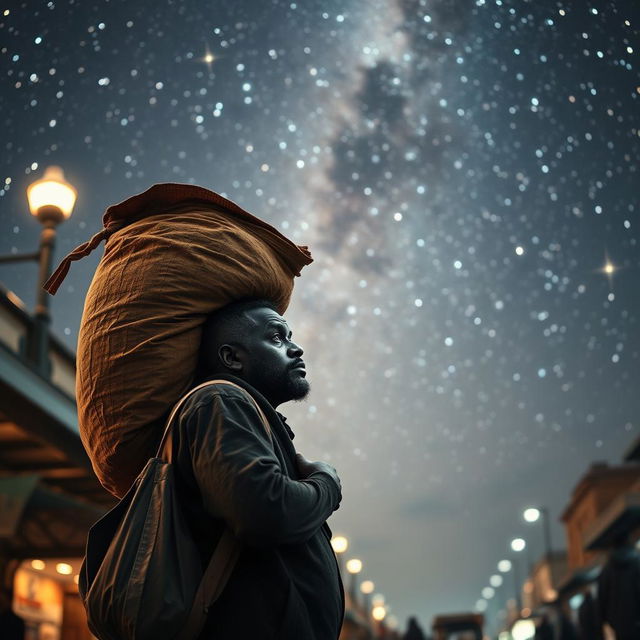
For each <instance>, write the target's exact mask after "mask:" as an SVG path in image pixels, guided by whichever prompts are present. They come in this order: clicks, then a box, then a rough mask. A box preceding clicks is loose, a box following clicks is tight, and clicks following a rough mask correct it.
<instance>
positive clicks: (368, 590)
mask: <svg viewBox="0 0 640 640" xmlns="http://www.w3.org/2000/svg"><path fill="white" fill-rule="evenodd" d="M375 588H376V585H375V583H374V582H373V580H363V581H362V583H361V584H360V591H361V592H362V596H363V599H364V603H363V608H364V612H365V615H366V616H367V618H368V617H369V616H370V615H371V594H372V593H373V590H374V589H375Z"/></svg>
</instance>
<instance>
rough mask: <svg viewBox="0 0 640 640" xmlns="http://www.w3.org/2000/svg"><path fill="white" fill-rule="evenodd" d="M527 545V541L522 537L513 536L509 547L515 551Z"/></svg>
mask: <svg viewBox="0 0 640 640" xmlns="http://www.w3.org/2000/svg"><path fill="white" fill-rule="evenodd" d="M526 546H527V543H526V542H525V541H524V540H523V539H522V538H514V539H513V540H512V541H511V548H512V549H513V550H514V551H516V552H519V551H522V550H523V549H524V548H525V547H526Z"/></svg>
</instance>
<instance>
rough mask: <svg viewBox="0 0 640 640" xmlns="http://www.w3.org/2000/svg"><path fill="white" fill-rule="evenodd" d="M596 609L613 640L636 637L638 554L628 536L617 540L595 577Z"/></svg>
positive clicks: (639, 632) (639, 624) (639, 625)
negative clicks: (611, 631) (596, 588)
mask: <svg viewBox="0 0 640 640" xmlns="http://www.w3.org/2000/svg"><path fill="white" fill-rule="evenodd" d="M598 610H599V613H600V617H601V619H602V622H607V623H608V624H609V625H610V626H611V627H612V628H613V630H614V631H615V634H616V640H638V638H640V553H639V552H638V550H637V549H636V548H635V547H634V546H633V544H632V543H631V541H630V539H629V537H628V536H624V537H622V538H621V539H620V540H618V542H617V544H616V545H615V547H614V548H613V549H612V550H611V552H610V553H609V558H608V559H607V561H606V563H605V565H604V567H603V568H602V572H601V573H600V577H599V578H598Z"/></svg>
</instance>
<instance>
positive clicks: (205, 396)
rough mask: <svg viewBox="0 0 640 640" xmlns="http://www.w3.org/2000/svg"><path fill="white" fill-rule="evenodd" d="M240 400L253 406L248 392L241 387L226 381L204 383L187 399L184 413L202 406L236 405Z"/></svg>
mask: <svg viewBox="0 0 640 640" xmlns="http://www.w3.org/2000/svg"><path fill="white" fill-rule="evenodd" d="M238 400H241V401H244V402H248V403H249V404H253V400H252V398H251V395H250V394H249V392H248V391H245V390H244V389H243V388H242V387H240V386H239V385H236V384H234V383H232V382H228V381H226V380H215V381H210V382H203V383H202V384H200V385H198V387H196V388H195V389H194V390H192V392H191V393H190V395H189V397H188V398H187V400H186V402H185V403H184V406H183V412H184V411H187V410H193V409H195V408H196V407H198V406H202V405H209V404H211V405H214V406H215V405H221V406H224V405H225V404H229V403H231V404H235V403H236V402H237V401H238Z"/></svg>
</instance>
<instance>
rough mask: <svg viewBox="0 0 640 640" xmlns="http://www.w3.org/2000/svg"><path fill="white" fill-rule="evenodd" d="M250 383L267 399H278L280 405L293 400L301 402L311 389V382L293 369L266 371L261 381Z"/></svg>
mask: <svg viewBox="0 0 640 640" xmlns="http://www.w3.org/2000/svg"><path fill="white" fill-rule="evenodd" d="M249 382H250V384H252V385H253V386H254V387H255V388H256V389H257V390H258V391H260V392H261V393H262V394H263V395H264V396H265V397H267V398H271V399H277V401H278V404H283V403H285V402H289V401H291V400H295V401H296V402H300V401H301V400H303V399H304V398H306V397H307V395H308V394H309V391H310V389H311V385H310V384H309V381H308V380H307V379H306V378H305V377H304V376H303V375H301V374H300V373H298V372H295V371H294V370H293V369H285V370H284V371H282V370H281V371H273V370H270V371H269V370H265V371H263V372H262V374H261V376H260V379H259V380H254V381H249Z"/></svg>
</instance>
